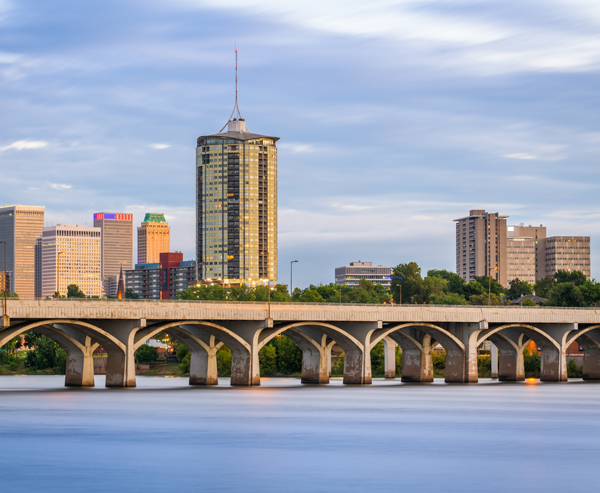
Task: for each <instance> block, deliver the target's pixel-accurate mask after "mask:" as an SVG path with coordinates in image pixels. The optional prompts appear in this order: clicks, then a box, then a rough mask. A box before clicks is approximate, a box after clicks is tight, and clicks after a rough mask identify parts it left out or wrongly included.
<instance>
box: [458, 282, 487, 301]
mask: <svg viewBox="0 0 600 493" xmlns="http://www.w3.org/2000/svg"><path fill="white" fill-rule="evenodd" d="M484 292H485V293H487V292H488V287H487V286H486V288H485V291H484V289H483V286H482V285H481V284H480V283H479V282H477V281H471V282H470V283H469V284H465V285H464V286H463V294H464V295H465V298H470V297H471V296H473V295H475V294H483V293H484Z"/></svg>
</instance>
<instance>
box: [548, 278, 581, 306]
mask: <svg viewBox="0 0 600 493" xmlns="http://www.w3.org/2000/svg"><path fill="white" fill-rule="evenodd" d="M544 305H546V306H583V305H584V298H583V294H581V291H580V290H579V288H578V287H577V286H575V284H573V283H572V282H563V283H559V284H557V285H556V286H554V288H553V289H552V291H550V296H549V297H548V301H546V302H545V303H544Z"/></svg>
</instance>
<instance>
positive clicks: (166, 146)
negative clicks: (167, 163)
mask: <svg viewBox="0 0 600 493" xmlns="http://www.w3.org/2000/svg"><path fill="white" fill-rule="evenodd" d="M150 147H152V149H167V148H168V147H171V144H150Z"/></svg>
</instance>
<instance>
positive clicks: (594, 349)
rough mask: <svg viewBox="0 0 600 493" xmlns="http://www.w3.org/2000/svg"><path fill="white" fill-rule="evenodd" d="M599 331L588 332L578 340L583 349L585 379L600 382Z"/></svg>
mask: <svg viewBox="0 0 600 493" xmlns="http://www.w3.org/2000/svg"><path fill="white" fill-rule="evenodd" d="M598 332H600V331H599V330H593V331H590V332H587V333H586V334H584V335H582V336H581V337H579V338H578V339H577V342H578V343H579V344H580V345H581V347H582V348H583V379H584V380H600V343H599V342H598V339H597V337H598V335H600V334H598Z"/></svg>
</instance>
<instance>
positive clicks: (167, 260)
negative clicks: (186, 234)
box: [125, 252, 196, 300]
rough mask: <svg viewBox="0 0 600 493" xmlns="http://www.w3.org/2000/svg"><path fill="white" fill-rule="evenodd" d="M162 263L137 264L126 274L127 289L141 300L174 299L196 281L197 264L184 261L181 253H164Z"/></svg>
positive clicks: (192, 261)
mask: <svg viewBox="0 0 600 493" xmlns="http://www.w3.org/2000/svg"><path fill="white" fill-rule="evenodd" d="M160 260H161V261H160V263H154V264H137V265H136V266H135V269H133V270H129V271H127V272H125V288H126V289H131V290H132V291H133V292H134V293H135V294H137V295H138V296H139V297H140V298H141V299H150V300H168V299H174V298H175V297H176V296H177V293H179V292H180V291H184V290H186V289H187V288H188V287H189V286H190V285H191V284H195V281H196V262H195V261H194V260H188V261H184V260H183V254H182V253H181V252H166V253H165V252H163V253H161V254H160Z"/></svg>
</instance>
